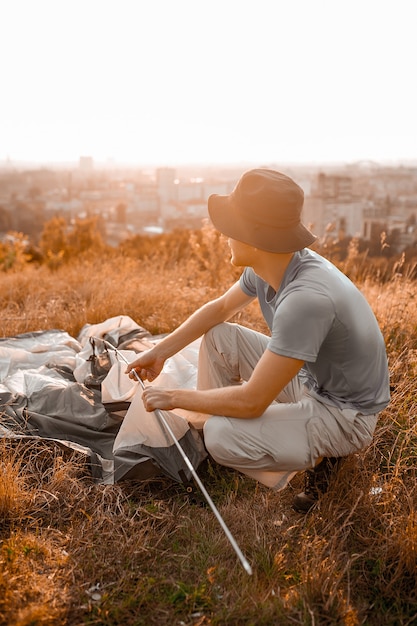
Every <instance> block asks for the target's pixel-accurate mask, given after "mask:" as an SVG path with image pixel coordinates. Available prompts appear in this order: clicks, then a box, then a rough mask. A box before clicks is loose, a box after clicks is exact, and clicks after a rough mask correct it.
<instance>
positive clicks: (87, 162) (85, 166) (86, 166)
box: [78, 156, 94, 174]
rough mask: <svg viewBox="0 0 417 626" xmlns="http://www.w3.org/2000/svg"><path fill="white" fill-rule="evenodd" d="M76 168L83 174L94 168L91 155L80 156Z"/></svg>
mask: <svg viewBox="0 0 417 626" xmlns="http://www.w3.org/2000/svg"><path fill="white" fill-rule="evenodd" d="M78 168H79V170H80V172H82V173H83V174H90V173H91V172H92V171H93V169H94V161H93V157H90V156H81V157H80V161H79V165H78Z"/></svg>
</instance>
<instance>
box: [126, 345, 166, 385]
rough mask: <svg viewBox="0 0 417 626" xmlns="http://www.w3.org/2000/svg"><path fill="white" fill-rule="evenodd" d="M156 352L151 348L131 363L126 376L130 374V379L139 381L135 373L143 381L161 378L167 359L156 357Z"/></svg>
mask: <svg viewBox="0 0 417 626" xmlns="http://www.w3.org/2000/svg"><path fill="white" fill-rule="evenodd" d="M154 350H155V349H154V348H151V349H150V350H147V351H146V352H142V353H141V354H140V355H139V356H138V358H137V359H135V360H134V361H132V363H129V365H128V366H127V368H126V374H129V378H132V379H133V380H137V379H136V376H135V371H136V372H137V374H138V375H139V378H140V379H141V380H149V381H153V380H155V378H156V377H157V376H159V374H160V373H161V370H162V368H163V366H164V363H165V359H163V358H161V357H158V356H157V355H155V351H154Z"/></svg>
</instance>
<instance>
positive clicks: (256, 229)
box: [208, 169, 317, 253]
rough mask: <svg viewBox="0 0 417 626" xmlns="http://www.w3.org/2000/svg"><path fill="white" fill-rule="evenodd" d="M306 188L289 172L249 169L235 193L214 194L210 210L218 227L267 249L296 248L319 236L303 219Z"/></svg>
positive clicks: (236, 237) (293, 250)
mask: <svg viewBox="0 0 417 626" xmlns="http://www.w3.org/2000/svg"><path fill="white" fill-rule="evenodd" d="M303 203H304V192H303V190H302V189H301V187H299V186H298V185H297V183H295V182H294V181H293V180H292V179H291V178H290V177H289V176H286V175H285V174H281V172H276V171H275V170H269V169H254V170H249V171H248V172H245V173H244V174H243V175H242V176H241V178H240V179H239V181H238V183H237V185H236V187H235V188H234V190H233V191H232V193H231V194H229V195H227V196H220V195H218V194H213V195H211V196H210V197H209V199H208V212H209V215H210V219H211V221H212V222H213V224H214V226H215V228H216V229H217V230H219V231H220V232H221V233H223V234H224V235H226V236H227V237H231V238H232V239H237V240H238V241H242V242H243V243H247V244H249V245H251V246H254V247H255V248H259V249H260V250H266V251H267V252H278V253H284V252H295V251H296V250H301V249H302V248H305V247H306V246H309V245H311V244H312V243H313V242H314V241H315V240H316V239H317V237H316V236H315V235H313V234H312V233H311V232H310V231H309V230H308V229H307V228H306V227H305V226H304V225H303V224H302V223H301V211H302V208H303Z"/></svg>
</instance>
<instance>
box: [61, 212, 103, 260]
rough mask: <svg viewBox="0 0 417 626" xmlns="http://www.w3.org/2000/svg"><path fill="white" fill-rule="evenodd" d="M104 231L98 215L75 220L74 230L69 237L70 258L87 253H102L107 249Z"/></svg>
mask: <svg viewBox="0 0 417 626" xmlns="http://www.w3.org/2000/svg"><path fill="white" fill-rule="evenodd" d="M102 230H103V225H102V223H101V222H100V220H99V217H98V216H97V215H95V216H93V217H88V218H87V219H83V220H81V219H77V220H75V223H74V227H73V230H72V231H71V232H70V233H69V235H68V247H69V253H70V256H72V255H74V254H80V253H82V252H87V251H89V252H92V251H97V252H99V251H102V250H103V248H104V247H105V244H104V241H103V236H102Z"/></svg>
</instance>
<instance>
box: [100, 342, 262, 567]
mask: <svg viewBox="0 0 417 626" xmlns="http://www.w3.org/2000/svg"><path fill="white" fill-rule="evenodd" d="M92 339H96V340H98V341H102V342H103V343H104V344H105V345H106V346H109V347H110V348H111V349H112V350H114V351H115V353H116V354H117V355H118V356H119V357H120V358H121V359H122V360H123V361H124V362H125V363H126V364H127V365H129V361H128V360H127V359H126V357H125V356H124V355H123V354H122V353H121V352H120V350H118V349H117V348H116V347H115V346H114V345H113V344H112V343H110V342H109V341H106V339H102V338H101V337H92ZM133 371H134V373H135V376H136V379H137V381H138V382H139V384H140V386H141V387H142V389H145V383H144V382H143V380H142V379H141V377H140V376H139V374H138V373H137V371H136V370H133ZM153 413H154V414H155V415H156V417H157V418H158V420H159V421H160V422H161V423H162V425H163V426H164V428H165V429H166V430H167V431H168V433H169V435H170V437H171V439H172V441H173V443H174V444H175V446H176V448H177V449H178V451H179V453H180V454H181V456H182V459H183V461H184V463H185V464H186V466H187V468H188V469H189V470H190V472H191V475H192V477H193V478H194V480H195V482H196V483H197V485H198V487H199V489H200V491H201V493H202V494H203V495H204V497H205V499H206V500H207V503H208V504H209V506H210V508H211V510H212V511H213V513H214V515H215V516H216V518H217V521H218V522H219V524H220V526H221V527H222V529H223V531H224V533H225V535H226V537H227V539H228V540H229V542H230V544H231V545H232V547H233V549H234V551H235V552H236V554H237V556H238V557H239V560H240V562H241V564H242V565H243V567H244V569H245V570H246V572H247V573H248V574H249V575H251V574H252V567H251V566H250V564H249V562H248V560H247V559H246V557H245V556H244V554H243V553H242V551H241V549H240V548H239V546H238V544H237V542H236V540H235V538H234V537H233V535H232V533H231V532H230V530H229V528H228V527H227V525H226V522H225V521H224V519H223V518H222V516H221V515H220V513H219V510H218V509H217V507H216V505H215V504H214V502H213V500H212V499H211V497H210V495H209V493H208V492H207V490H206V488H205V487H204V485H203V483H202V482H201V480H200V477H199V476H198V474H197V472H196V471H195V469H194V466H193V464H192V463H191V461H190V459H189V458H188V456H187V454H186V453H185V452H184V450H183V449H182V447H181V445H180V443H179V441H178V439H177V438H176V436H175V434H174V433H173V431H172V429H171V427H170V425H169V424H168V422H167V421H166V419H165V417H164V415H163V413H162V411H161V410H160V409H155V410H154V411H153Z"/></svg>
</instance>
